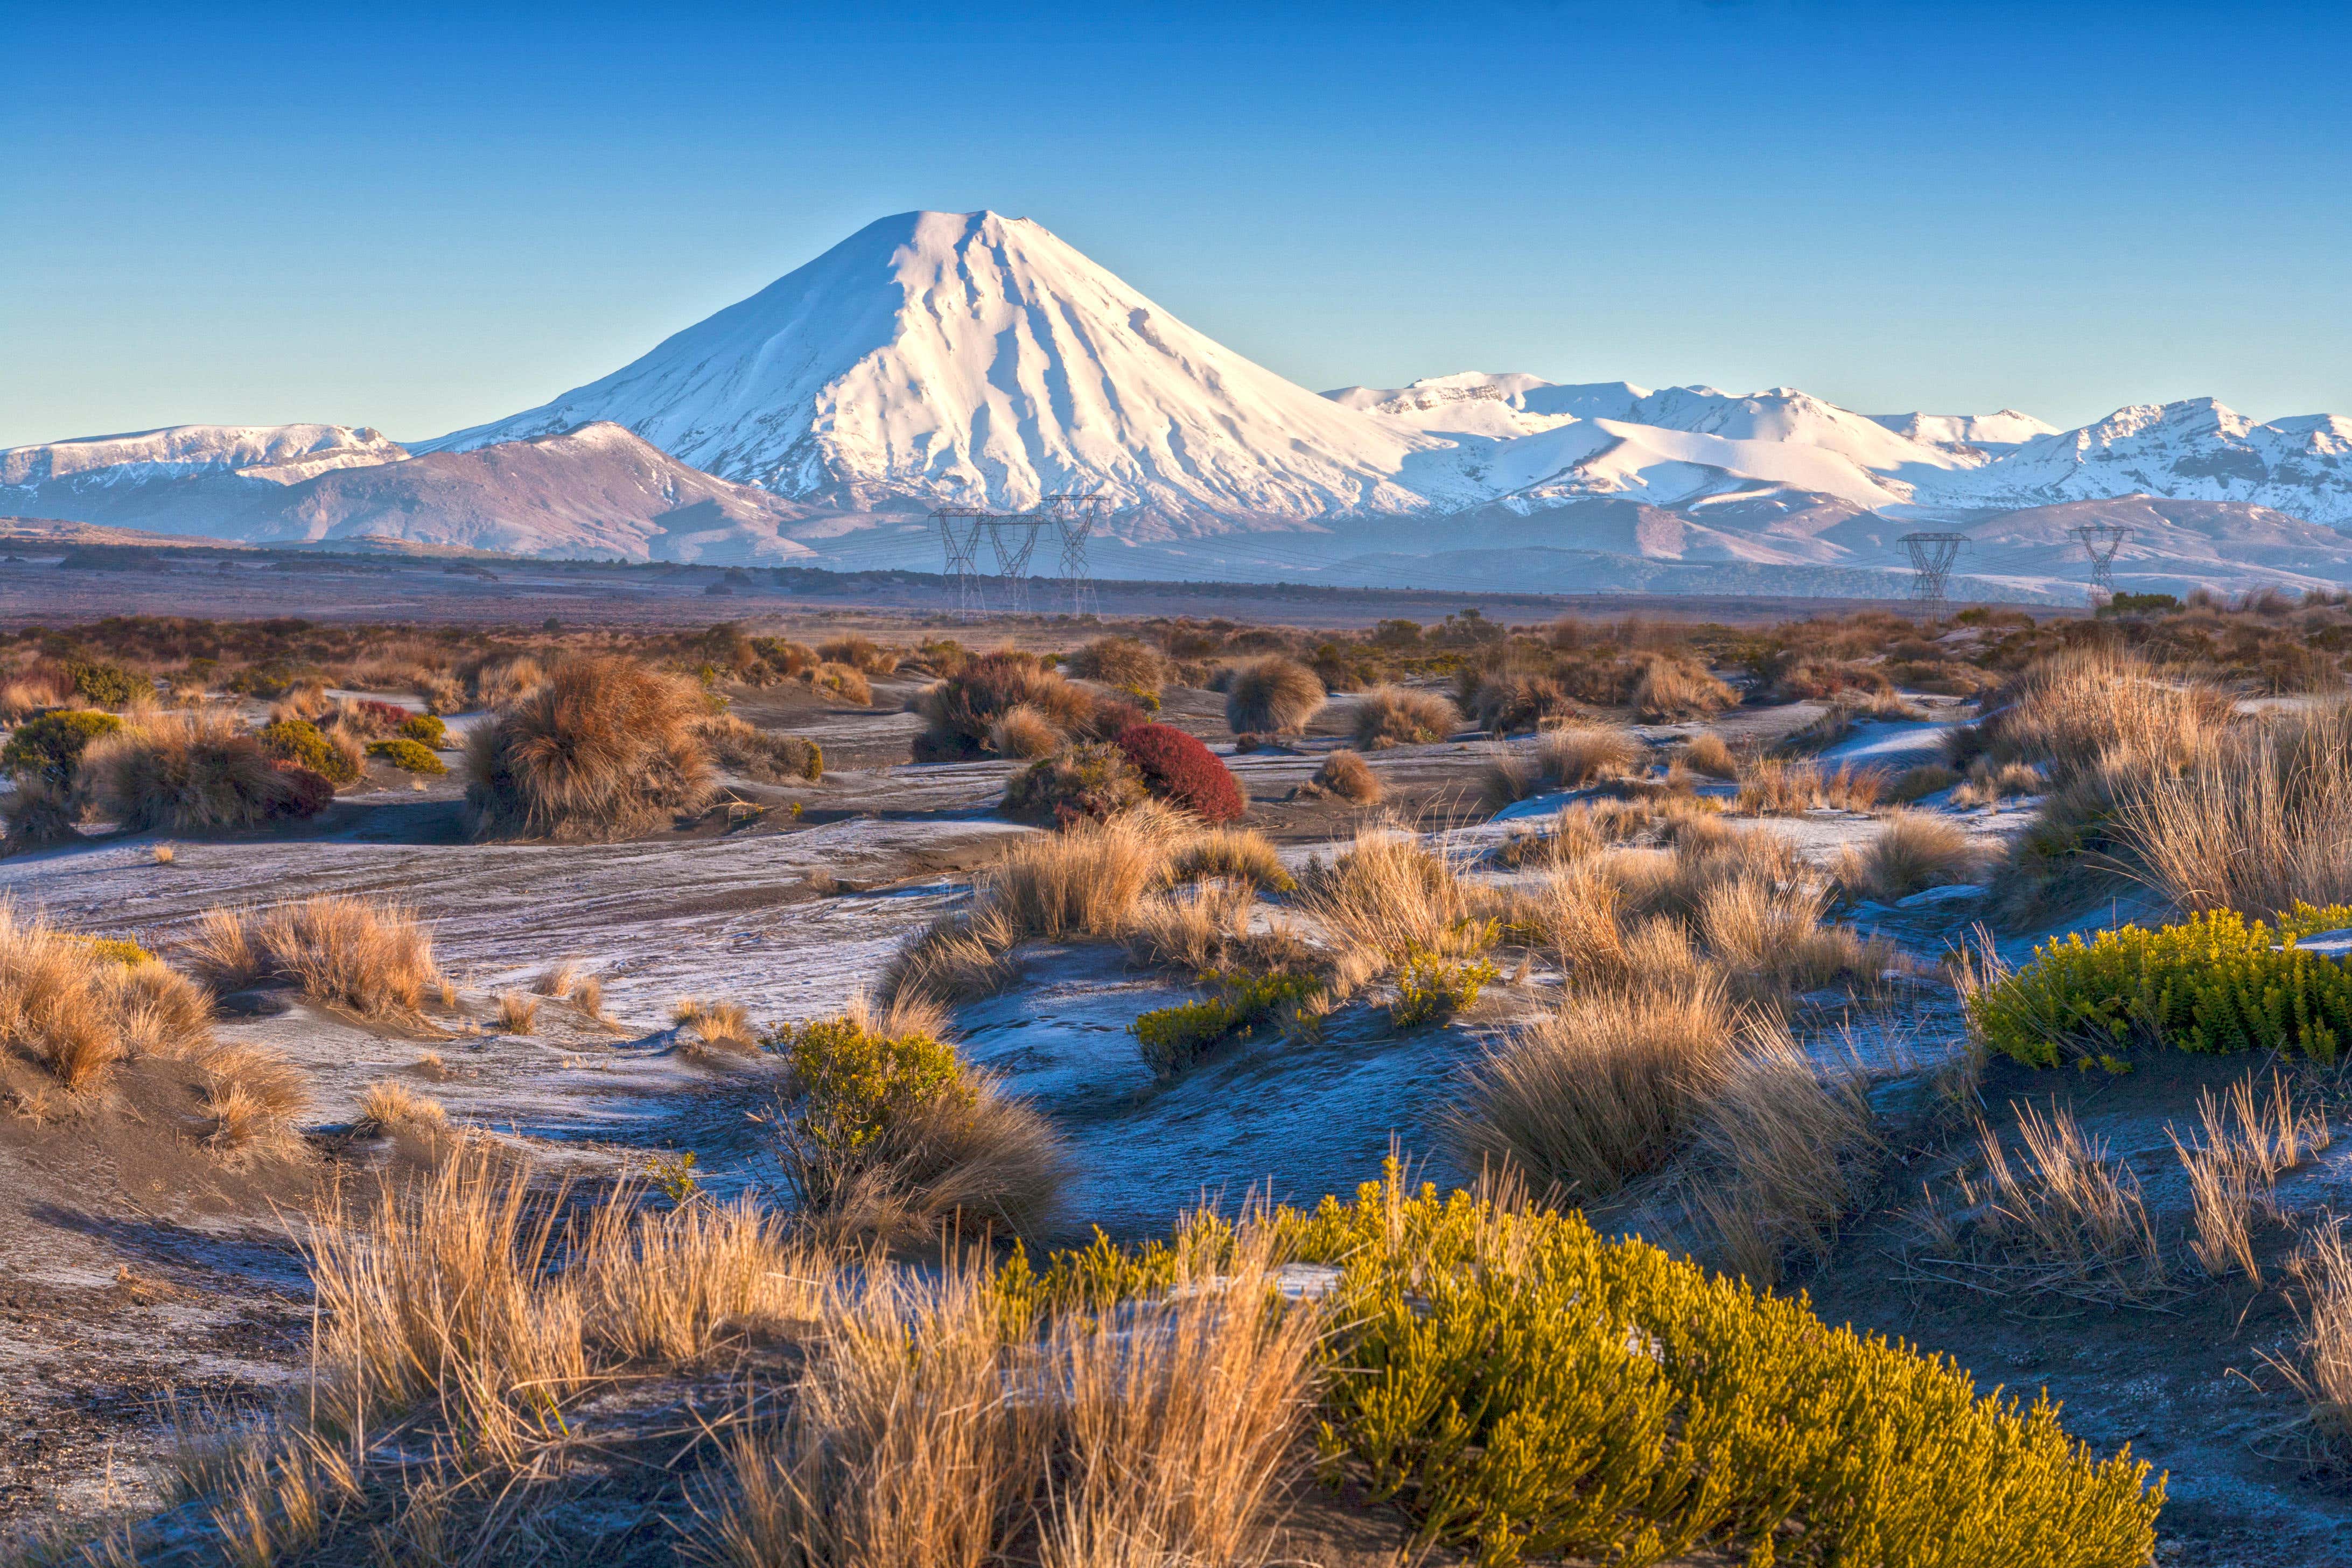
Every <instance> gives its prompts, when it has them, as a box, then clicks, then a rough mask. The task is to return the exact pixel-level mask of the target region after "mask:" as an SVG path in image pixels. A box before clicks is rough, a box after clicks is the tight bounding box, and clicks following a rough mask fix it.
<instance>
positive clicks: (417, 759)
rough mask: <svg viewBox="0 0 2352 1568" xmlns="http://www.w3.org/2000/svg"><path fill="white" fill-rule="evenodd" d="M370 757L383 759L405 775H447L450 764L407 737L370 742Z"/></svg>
mask: <svg viewBox="0 0 2352 1568" xmlns="http://www.w3.org/2000/svg"><path fill="white" fill-rule="evenodd" d="M368 755H369V756H371V757H382V758H383V760H384V761H385V762H387V763H391V764H392V765H393V766H394V767H395V768H398V769H400V770H401V771H403V772H404V773H447V772H448V771H449V764H448V763H445V762H443V761H442V760H441V759H440V758H438V757H436V756H435V755H434V754H433V752H432V751H431V749H430V748H428V747H426V746H425V745H423V744H422V743H420V742H415V741H412V740H409V739H408V738H407V737H406V736H401V737H399V738H397V739H394V740H390V741H371V742H368Z"/></svg>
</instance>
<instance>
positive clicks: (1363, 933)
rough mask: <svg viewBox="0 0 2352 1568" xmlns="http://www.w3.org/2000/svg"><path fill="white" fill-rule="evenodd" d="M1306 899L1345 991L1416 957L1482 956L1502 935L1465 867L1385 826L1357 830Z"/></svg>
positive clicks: (1312, 881)
mask: <svg viewBox="0 0 2352 1568" xmlns="http://www.w3.org/2000/svg"><path fill="white" fill-rule="evenodd" d="M1298 903H1299V907H1300V909H1301V910H1304V911H1305V912H1306V913H1307V914H1308V915H1310V916H1311V917H1313V919H1314V920H1315V921H1316V922H1317V923H1318V924H1319V925H1320V926H1322V928H1323V929H1324V931H1326V932H1327V933H1328V936H1329V938H1330V941H1331V945H1332V948H1333V952H1334V961H1333V962H1334V965H1335V971H1336V980H1337V984H1336V987H1335V989H1336V990H1337V991H1338V992H1339V994H1346V993H1348V992H1350V991H1352V990H1354V989H1355V988H1356V987H1358V986H1360V985H1361V984H1363V983H1364V982H1366V981H1368V980H1370V979H1371V978H1373V977H1374V976H1376V975H1379V974H1382V973H1387V972H1389V971H1391V970H1392V969H1395V968H1397V967H1398V966H1400V965H1402V964H1403V963H1407V962H1409V961H1411V960H1412V959H1414V958H1416V957H1429V958H1440V959H1446V958H1453V959H1475V958H1477V957H1478V956H1479V955H1481V954H1482V953H1484V952H1486V950H1487V949H1489V948H1491V947H1493V946H1494V945H1495V942H1496V936H1497V928H1496V921H1495V920H1494V919H1493V917H1492V916H1491V914H1490V913H1489V911H1488V903H1489V900H1488V899H1487V897H1486V893H1485V892H1484V890H1483V889H1479V888H1478V887H1477V886H1476V885H1475V884H1474V883H1472V882H1470V881H1469V880H1467V879H1465V877H1464V876H1463V875H1462V868H1461V867H1460V866H1459V865H1457V864H1456V863H1455V862H1454V860H1452V859H1450V858H1447V857H1446V856H1445V855H1444V854H1441V853H1439V852H1437V851H1434V850H1432V849H1431V848H1429V847H1427V846H1426V845H1424V844H1423V843H1422V842H1421V841H1420V840H1419V839H1418V838H1415V837H1412V835H1410V834H1405V833H1401V832H1395V831H1390V830H1384V829H1373V830H1368V831H1365V832H1360V833H1359V834H1357V835H1356V837H1355V840H1354V842H1353V843H1351V844H1350V845H1349V847H1348V849H1347V850H1346V851H1345V852H1344V853H1342V854H1341V855H1340V856H1339V858H1338V859H1337V860H1335V861H1334V862H1333V863H1332V864H1331V865H1330V866H1329V867H1328V868H1324V869H1322V870H1321V871H1320V872H1319V873H1318V874H1315V875H1312V876H1310V877H1309V878H1307V879H1306V881H1305V882H1304V883H1303V884H1302V886H1301V888H1300V890H1299V898H1298Z"/></svg>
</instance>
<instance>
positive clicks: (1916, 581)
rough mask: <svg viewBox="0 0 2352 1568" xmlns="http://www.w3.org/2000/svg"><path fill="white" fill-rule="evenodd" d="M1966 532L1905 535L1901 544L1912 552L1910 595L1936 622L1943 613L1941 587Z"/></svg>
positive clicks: (1949, 573)
mask: <svg viewBox="0 0 2352 1568" xmlns="http://www.w3.org/2000/svg"><path fill="white" fill-rule="evenodd" d="M1967 542H1969V536H1968V535H1967V534H1965V533H1906V534H1905V535H1904V536H1903V539H1902V544H1903V547H1904V548H1905V549H1906V550H1908V551H1909V552H1911V571H1912V577H1911V596H1912V597H1913V598H1914V599H1916V600H1917V601H1918V602H1919V603H1920V604H1922V605H1926V606H1927V613H1928V615H1930V616H1934V617H1936V618H1937V619H1939V620H1940V619H1942V617H1943V614H1944V584H1947V583H1948V582H1949V581H1950V580H1951V576H1952V563H1953V562H1955V561H1957V560H1958V559H1959V558H1960V546H1962V545H1963V544H1966V543H1967Z"/></svg>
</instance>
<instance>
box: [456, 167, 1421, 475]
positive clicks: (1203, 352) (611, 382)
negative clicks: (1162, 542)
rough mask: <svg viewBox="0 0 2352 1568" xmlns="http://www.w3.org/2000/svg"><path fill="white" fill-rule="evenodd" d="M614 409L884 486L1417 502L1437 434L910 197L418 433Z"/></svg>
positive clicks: (1016, 223) (732, 457) (696, 442)
mask: <svg viewBox="0 0 2352 1568" xmlns="http://www.w3.org/2000/svg"><path fill="white" fill-rule="evenodd" d="M600 419H601V420H611V421H612V422H614V423H615V424H617V425H620V426H624V427H625V428H626V429H628V430H631V431H633V432H635V434H636V435H638V436H641V437H644V438H645V439H646V440H647V441H650V442H652V443H653V444H654V445H655V446H656V447H661V448H662V449H663V450H664V451H666V452H668V453H669V454H671V455H672V456H673V457H676V458H679V459H681V460H682V461H685V462H688V463H691V464H693V465H694V466H695V467H697V468H703V469H706V470H708V471H709V472H710V473H714V474H717V475H719V477H720V478H722V479H733V480H736V481H738V482H739V483H744V484H755V485H759V486H761V487H762V488H764V489H770V490H773V491H775V492H777V493H778V494H781V495H783V496H787V497H790V498H793V499H794V500H812V501H819V502H824V503H828V504H831V505H835V506H843V507H851V508H858V509H865V508H870V507H876V506H888V505H890V504H892V503H894V502H895V503H896V504H898V505H899V506H905V505H907V504H908V503H909V502H913V503H916V504H918V505H920V504H927V503H956V504H967V505H981V504H985V505H990V506H1024V505H1027V504H1029V503H1031V502H1034V500H1036V499H1037V498H1038V497H1039V496H1041V495H1045V494H1048V493H1051V492H1053V491H1056V490H1066V489H1087V490H1094V489H1099V490H1101V491H1103V492H1104V493H1106V494H1107V495H1108V497H1109V498H1110V499H1111V500H1112V501H1113V502H1114V503H1115V504H1117V505H1119V506H1134V505H1139V504H1140V505H1147V506H1151V507H1154V508H1157V509H1159V510H1164V511H1168V512H1171V513H1183V514H1191V513H1199V512H1209V513H1218V514H1228V515H1233V514H1251V515H1256V516H1274V517H1309V516H1323V515H1328V514H1330V513H1334V512H1350V511H1361V510H1382V511H1393V510H1420V509H1422V508H1423V507H1425V506H1427V505H1428V504H1429V503H1428V501H1427V500H1426V499H1425V498H1424V497H1423V496H1421V495H1419V494H1416V493H1413V492H1412V491H1409V490H1406V489H1402V488H1401V487H1399V486H1398V485H1397V484H1396V483H1395V482H1394V480H1393V478H1392V476H1394V475H1395V474H1396V472H1397V471H1398V469H1399V468H1401V467H1402V464H1403V460H1404V458H1406V457H1407V455H1409V454H1410V453H1412V452H1413V451H1415V450H1417V449H1420V448H1422V447H1427V446H1433V445H1437V444H1439V443H1434V442H1432V441H1431V440H1430V439H1429V438H1428V437H1424V436H1423V435H1422V434H1421V433H1420V432H1418V431H1415V430H1412V429H1410V428H1408V427H1404V426H1395V425H1391V424H1388V423H1385V422H1382V421H1379V420H1374V419H1367V418H1365V417H1364V416H1361V415H1360V414H1358V413H1356V412H1354V411H1353V410H1350V409H1347V408H1343V407H1340V406H1339V405H1336V404H1333V403H1331V402H1328V401H1327V400H1326V399H1324V398H1321V397H1318V396H1317V395H1314V394H1313V393H1311V392H1308V391H1307V390H1306V389H1305V388H1303V387H1300V386H1297V385H1294V384H1292V383H1290V382H1288V381H1286V380H1284V379H1283V378H1282V377H1281V376H1278V375H1276V374H1274V373H1273V372H1271V371H1269V370H1266V369H1265V368H1264V367H1262V366H1260V365H1256V364H1254V363H1251V362H1250V361H1248V360H1246V359H1244V358H1243V357H1242V356H1241V355H1239V354H1237V353H1234V352H1233V351H1232V350H1230V349H1228V348H1225V347H1223V345H1221V344H1219V343H1217V342H1213V341H1212V340H1210V339H1209V338H1207V337H1205V336H1203V335H1202V334H1201V333H1200V332H1197V331H1193V330H1192V328H1191V327H1188V326H1186V325H1185V324H1184V323H1183V322H1182V321H1178V320H1177V319H1176V318H1175V317H1173V316H1171V315H1170V314H1169V313H1168V312H1167V311H1166V310H1163V309H1161V308H1160V306H1158V305H1156V304H1154V303H1153V302H1152V301H1151V300H1148V299H1146V298H1144V296H1143V295H1141V294H1140V293H1138V292H1137V291H1136V290H1135V289H1132V288H1130V287H1129V285H1128V284H1126V283H1125V282H1123V281H1121V280H1120V279H1118V278H1117V277H1115V276H1113V275H1112V274H1111V273H1110V272H1108V271H1107V270H1105V269H1104V268H1100V267H1098V266H1097V265H1095V263H1093V262H1092V261H1089V260H1088V259H1087V258H1086V257H1084V256H1082V255H1080V254H1079V253H1078V252H1077V251H1076V250H1075V249H1073V248H1072V247H1070V246H1068V245H1066V244H1065V243H1064V242H1063V241H1062V240H1060V239H1059V238H1057V237H1055V236H1054V235H1053V234H1052V233H1050V232H1049V231H1047V230H1046V229H1045V227H1044V226H1041V225H1038V224H1035V223H1032V222H1030V221H1029V220H1028V219H1026V218H1008V217H1003V216H998V215H997V214H995V213H991V212H979V213H935V212H917V213H901V214H899V215H898V216H895V217H887V218H884V219H882V220H881V221H880V222H878V223H873V224H869V225H867V226H866V227H864V228H862V229H860V230H858V231H857V233H856V234H854V235H852V236H850V237H849V238H847V239H845V240H844V241H843V242H842V243H841V244H839V245H837V246H835V247H833V248H832V249H831V250H828V251H826V252H825V253H824V255H823V256H820V257H818V258H816V259H815V260H814V261H812V262H810V263H809V264H808V265H807V266H805V267H803V268H799V269H797V270H795V271H793V272H791V273H788V274H786V275H785V276H784V277H782V278H781V279H777V280H776V281H775V282H774V283H772V284H770V285H769V286H768V287H767V288H765V289H761V291H760V292H759V293H757V294H754V295H752V296H751V298H750V299H748V300H742V301H741V302H740V303H738V304H735V305H730V306H729V307H728V308H727V309H726V310H721V311H719V313H718V314H717V315H715V316H712V317H710V318H709V319H708V320H707V321H701V322H698V323H697V324H696V325H694V326H691V327H688V329H686V331H682V332H679V333H677V335H676V336H675V337H672V338H669V339H668V340H667V341H666V342H662V343H661V344H659V345H658V346H656V348H655V349H654V350H653V351H652V352H651V353H647V354H646V356H645V357H644V358H642V359H639V360H637V361H636V362H635V363H632V364H628V365H625V366H624V367H622V368H621V369H620V370H617V371H615V372H614V373H613V374H611V375H608V376H606V377H604V379H603V380H601V381H593V382H591V383H589V384H587V385H585V386H580V387H574V388H573V389H572V391H570V392H567V393H565V394H563V395H562V396H560V397H557V398H555V399H554V400H553V401H551V402H550V403H547V404H544V405H541V406H540V407H537V408H533V409H529V410H527V411H525V412H523V413H521V414H518V415H515V416H513V417H511V418H509V419H502V420H499V422H497V423H496V424H492V425H484V426H477V427H475V428H473V429H470V430H460V431H457V432H456V433H455V434H453V435H449V436H445V437H441V438H440V439H439V440H437V441H426V442H422V443H419V444H418V447H417V448H416V449H417V450H420V451H425V452H431V451H450V450H464V449H467V448H471V447H481V446H487V445H488V444H490V443H493V442H498V441H509V440H514V439H516V438H518V437H532V436H540V435H546V434H550V433H552V432H555V431H560V430H567V429H571V428H572V427H573V426H578V425H582V424H585V423H587V422H589V421H592V420H600Z"/></svg>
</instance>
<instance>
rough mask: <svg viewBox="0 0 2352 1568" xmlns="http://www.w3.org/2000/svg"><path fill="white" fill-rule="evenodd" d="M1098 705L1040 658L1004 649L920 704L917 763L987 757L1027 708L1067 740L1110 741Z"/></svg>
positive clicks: (929, 692)
mask: <svg viewBox="0 0 2352 1568" xmlns="http://www.w3.org/2000/svg"><path fill="white" fill-rule="evenodd" d="M1096 706H1097V703H1096V700H1095V698H1094V697H1092V696H1091V695H1090V694H1088V693H1087V691H1086V690H1085V689H1083V688H1080V687H1076V686H1073V685H1071V684H1070V682H1068V681H1067V680H1066V679H1063V678H1062V677H1061V676H1060V675H1059V674H1057V673H1055V671H1053V670H1050V669H1047V668H1045V666H1044V664H1042V663H1041V662H1040V661H1039V660H1038V658H1037V657H1036V656H1035V655H1034V654H1029V653H1023V652H1021V651H1019V650H1018V649H1014V648H1004V649H1001V650H999V651H998V652H995V653H984V654H982V655H981V656H980V657H979V658H972V659H968V660H966V661H965V663H964V664H963V666H962V667H961V668H959V669H957V670H956V671H955V673H953V674H951V675H949V676H946V677H945V678H943V679H940V680H937V681H934V682H933V683H932V684H931V685H929V686H928V687H926V688H924V689H923V692H922V694H921V695H920V696H919V697H918V698H917V699H916V700H915V710H916V711H917V712H918V713H919V714H921V715H922V718H923V726H924V728H923V733H922V734H921V735H920V736H919V738H918V740H917V745H916V757H915V760H916V761H917V762H919V763H923V762H950V761H953V760H955V759H957V758H960V757H975V756H979V755H981V754H982V752H983V750H984V749H985V748H986V746H987V745H988V742H989V737H990V735H991V733H992V731H994V729H995V727H996V725H997V722H998V721H1000V720H1002V719H1003V717H1004V716H1005V715H1006V714H1007V713H1010V712H1011V711H1012V710H1013V709H1015V708H1027V709H1029V710H1032V711H1033V712H1034V713H1036V714H1038V715H1039V716H1041V717H1042V718H1043V719H1044V720H1045V721H1046V722H1047V723H1049V724H1051V725H1052V726H1053V727H1054V729H1055V730H1056V731H1059V732H1060V733H1062V734H1064V735H1069V736H1073V737H1084V738H1087V739H1099V738H1104V737H1102V736H1101V735H1100V732H1099V730H1098V728H1097V725H1096V723H1095V710H1096Z"/></svg>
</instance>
